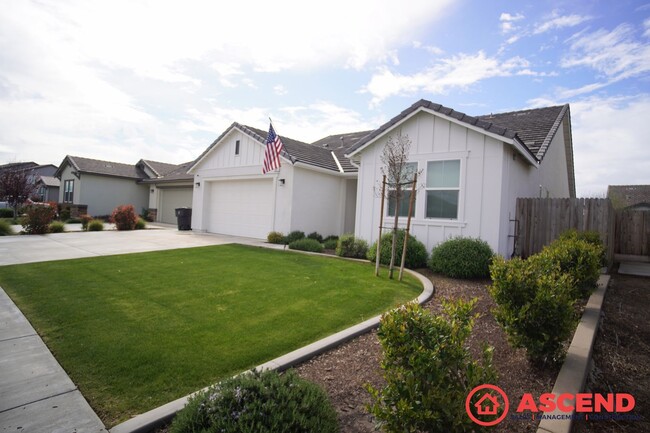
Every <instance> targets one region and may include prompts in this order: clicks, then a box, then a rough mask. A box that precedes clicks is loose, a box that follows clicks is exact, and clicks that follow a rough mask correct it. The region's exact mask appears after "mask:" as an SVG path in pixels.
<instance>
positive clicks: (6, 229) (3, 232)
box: [0, 220, 14, 236]
mask: <svg viewBox="0 0 650 433" xmlns="http://www.w3.org/2000/svg"><path fill="white" fill-rule="evenodd" d="M13 234H14V231H13V229H12V228H11V224H9V223H8V222H7V221H5V220H0V236H9V235H13Z"/></svg>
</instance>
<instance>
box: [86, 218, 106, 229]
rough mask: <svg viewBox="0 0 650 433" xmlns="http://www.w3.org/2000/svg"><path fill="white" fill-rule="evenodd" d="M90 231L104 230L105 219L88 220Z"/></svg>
mask: <svg viewBox="0 0 650 433" xmlns="http://www.w3.org/2000/svg"><path fill="white" fill-rule="evenodd" d="M87 230H88V231H89V232H101V231H102V230H104V221H102V220H98V219H95V220H90V221H89V222H88V229H87Z"/></svg>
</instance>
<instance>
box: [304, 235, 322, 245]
mask: <svg viewBox="0 0 650 433" xmlns="http://www.w3.org/2000/svg"><path fill="white" fill-rule="evenodd" d="M307 238H309V239H314V240H316V241H318V242H320V243H321V244H322V243H323V237H322V236H321V235H320V233H318V232H311V233H309V234H308V235H307Z"/></svg>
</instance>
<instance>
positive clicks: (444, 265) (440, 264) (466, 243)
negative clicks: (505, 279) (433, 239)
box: [429, 237, 494, 278]
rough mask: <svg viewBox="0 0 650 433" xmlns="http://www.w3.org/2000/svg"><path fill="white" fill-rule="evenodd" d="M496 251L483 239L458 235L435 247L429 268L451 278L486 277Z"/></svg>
mask: <svg viewBox="0 0 650 433" xmlns="http://www.w3.org/2000/svg"><path fill="white" fill-rule="evenodd" d="M493 256H494V252H493V251H492V248H490V246H489V245H488V243H487V242H485V241H483V240H481V239H474V238H465V237H457V238H452V239H449V240H447V241H445V242H443V243H441V244H440V245H438V246H436V247H434V248H433V250H432V251H431V258H430V259H429V268H430V269H431V270H432V271H433V272H436V273H439V274H443V275H446V276H448V277H451V278H486V277H489V276H490V263H492V257H493Z"/></svg>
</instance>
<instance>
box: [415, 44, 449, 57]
mask: <svg viewBox="0 0 650 433" xmlns="http://www.w3.org/2000/svg"><path fill="white" fill-rule="evenodd" d="M412 45H413V48H417V49H421V50H424V51H426V52H427V53H429V54H433V55H435V56H439V55H441V54H444V52H445V51H444V50H443V49H442V48H439V47H436V46H433V45H425V44H423V43H422V42H420V41H413V44H412Z"/></svg>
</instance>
